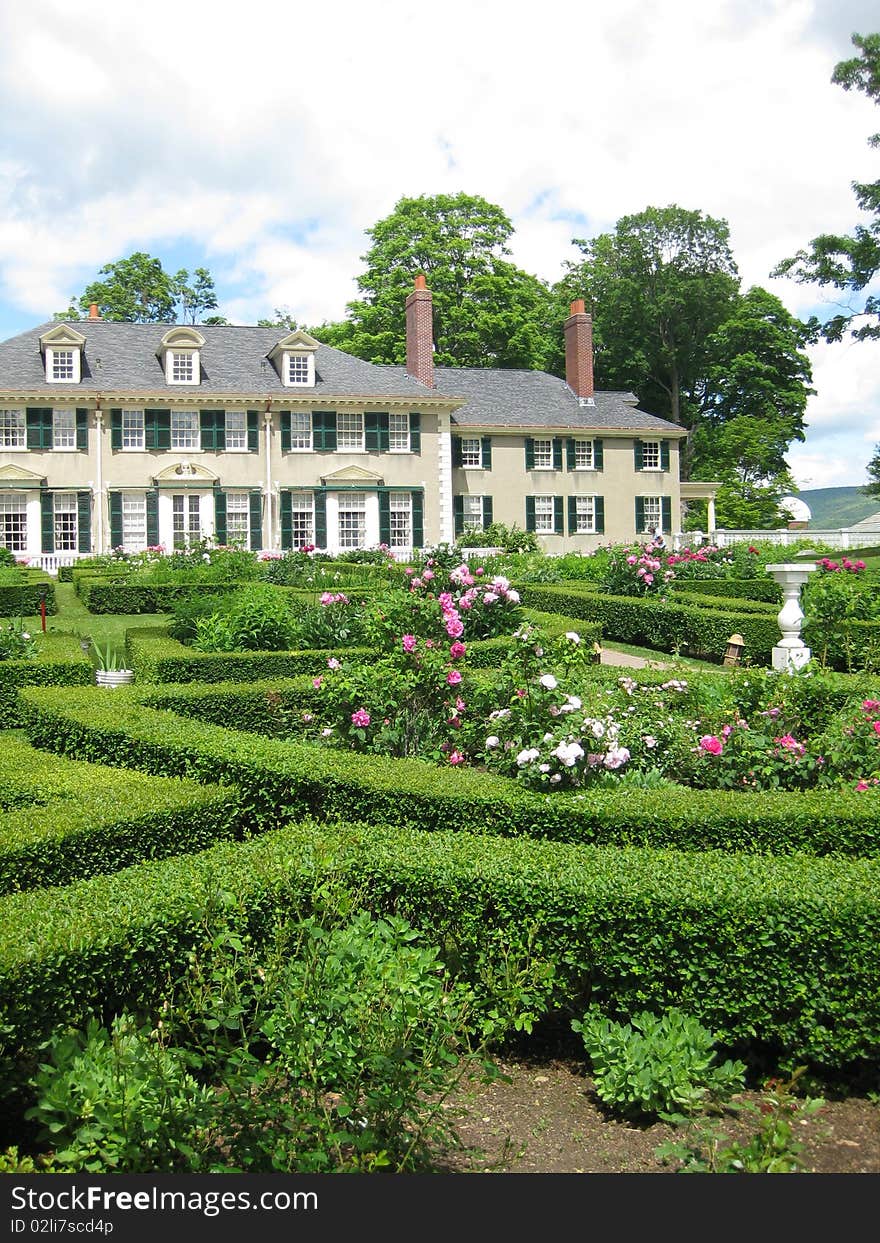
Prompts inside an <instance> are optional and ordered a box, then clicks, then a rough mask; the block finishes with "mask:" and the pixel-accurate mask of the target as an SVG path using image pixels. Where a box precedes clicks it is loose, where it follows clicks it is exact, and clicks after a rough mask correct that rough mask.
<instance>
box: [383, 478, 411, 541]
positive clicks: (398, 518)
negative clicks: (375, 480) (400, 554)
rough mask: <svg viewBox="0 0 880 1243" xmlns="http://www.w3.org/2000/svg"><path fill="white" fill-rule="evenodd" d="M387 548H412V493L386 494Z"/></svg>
mask: <svg viewBox="0 0 880 1243" xmlns="http://www.w3.org/2000/svg"><path fill="white" fill-rule="evenodd" d="M388 515H389V518H388V525H389V543H388V546H389V548H412V529H413V523H412V494H411V493H409V492H389V494H388Z"/></svg>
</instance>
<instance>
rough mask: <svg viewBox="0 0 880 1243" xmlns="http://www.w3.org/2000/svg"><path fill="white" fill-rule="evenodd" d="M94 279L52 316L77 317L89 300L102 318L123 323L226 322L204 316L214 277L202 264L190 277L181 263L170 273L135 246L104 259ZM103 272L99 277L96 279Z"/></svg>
mask: <svg viewBox="0 0 880 1243" xmlns="http://www.w3.org/2000/svg"><path fill="white" fill-rule="evenodd" d="M98 277H99V279H98V280H94V281H92V282H91V283H90V284H88V285H87V286H86V287H85V289H84V290H83V292H82V294H81V295H80V297H79V299H77V300H73V301H72V302H71V305H70V307H69V308H68V310H67V311H66V312H60V313H59V314H57V315H56V316H55V318H56V319H59V318H63V319H77V318H79V315H80V313H83V314H88V310H89V307H90V306H91V304H92V303H93V302H96V303H97V304H98V310H99V311H100V313H101V316H102V318H103V319H108V320H116V321H125V322H127V323H138V324H148V323H160V324H166V323H175V322H180V323H189V324H225V323H226V320H225V319H224V318H223V316H222V315H212V316H208V317H207V318H205V312H206V311H213V310H214V309H215V308H216V306H217V294H216V292H215V290H214V278H213V277H212V276H211V273H210V272H209V271H208V269H207V268H196V269H195V271H194V272H193V276H192V279H190V274H189V272H188V271H187V270H186V268H181V269H180V271H179V272H177V273H175V275H174V276H172V275H171V274H170V273H168V272H166V271H165V269H164V268H163V267H162V261H161V259H155V258H153V256H152V255H148V254H146V253H144V251H140V250H139V251H135V252H134V254H131V255H129V256H128V257H127V258H126V259H117V260H116V262H114V263H105V264H104V266H103V267H102V268H101V269H100V270H99V272H98ZM101 277H103V278H104V279H103V280H102V279H100V278H101Z"/></svg>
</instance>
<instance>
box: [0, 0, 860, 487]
mask: <svg viewBox="0 0 880 1243" xmlns="http://www.w3.org/2000/svg"><path fill="white" fill-rule="evenodd" d="M874 25H876V10H875V8H874V5H873V3H869V2H868V0H838V2H837V3H836V4H835V5H834V6H833V8H829V6H827V5H826V4H824V3H822V2H821V0H717V2H716V3H713V4H706V3H705V0H677V3H676V4H675V5H666V6H658V5H656V4H655V3H654V2H653V0H617V3H615V4H614V5H599V4H597V3H595V2H594V0H592V2H591V0H587V2H586V3H585V2H584V0H545V3H544V4H543V5H541V6H540V10H539V11H535V10H533V9H528V8H525V7H522V8H516V7H512V6H509V5H501V4H500V3H498V2H497V0H476V2H475V0H447V3H446V4H445V5H444V6H443V8H442V9H440V10H438V9H437V8H436V7H435V8H430V7H426V6H414V5H413V4H412V3H411V0H384V2H383V4H382V5H381V6H378V7H376V6H373V7H370V6H365V5H361V4H357V3H355V0H342V2H338V3H336V4H332V5H327V6H324V8H323V9H321V8H314V7H313V8H311V9H309V10H302V9H295V8H291V6H290V5H289V4H287V3H281V2H280V0H252V3H251V4H249V5H247V6H245V7H239V8H237V9H234V10H232V11H231V12H229V14H228V15H225V11H223V10H220V9H217V8H216V7H209V6H207V5H191V6H182V5H179V4H177V3H172V2H171V0H154V3H153V4H151V5H150V6H148V7H144V6H136V5H134V4H133V3H125V2H123V3H119V0H113V2H112V3H111V0H92V2H91V3H90V4H87V5H82V6H79V7H78V8H76V9H75V10H74V9H71V8H70V6H69V5H68V4H67V3H66V2H65V0H31V3H30V4H29V5H27V6H23V5H7V6H4V8H3V9H2V10H0V108H2V109H3V113H4V115H5V116H6V117H7V118H10V117H14V118H15V122H14V124H7V127H6V134H5V137H4V149H3V152H2V157H0V159H2V163H0V173H3V174H4V175H3V176H2V178H0V187H2V189H0V321H2V323H3V325H5V326H6V327H7V328H8V331H9V332H13V331H19V330H21V329H23V328H25V327H26V326H27V325H28V324H30V323H33V322H34V321H36V320H40V319H43V318H44V317H46V316H47V315H49V314H50V313H51V312H52V311H54V310H56V309H58V308H59V307H61V306H62V305H65V304H66V301H67V299H68V298H69V297H70V295H71V294H72V293H73V292H74V291H78V290H80V289H82V287H83V286H84V285H85V284H86V283H87V282H88V280H90V279H92V278H93V276H94V274H95V272H96V271H97V269H98V268H99V267H100V266H101V265H102V264H104V263H106V262H109V261H112V260H113V259H116V258H119V257H121V256H122V255H125V254H127V253H130V252H131V251H132V250H134V249H144V250H147V251H150V252H152V253H156V254H159V255H160V256H161V255H162V253H163V248H164V249H171V248H175V251H176V252H178V251H180V250H181V249H183V250H185V249H186V247H187V246H191V247H192V248H194V250H197V253H198V254H199V255H207V257H208V259H207V261H208V263H209V266H210V267H211V270H212V271H213V272H214V274H215V277H217V280H218V289H219V293H220V295H221V303H222V307H221V309H223V310H224V311H225V312H226V313H227V314H229V316H230V317H231V318H234V319H236V320H240V321H251V322H252V321H253V320H255V319H256V318H258V317H259V316H261V315H265V314H268V313H270V312H271V311H272V310H273V308H274V307H275V306H276V305H278V306H289V307H290V309H291V311H292V312H293V314H294V315H296V316H297V317H298V318H299V319H300V320H301V321H303V322H307V323H316V322H320V321H321V320H323V319H338V318H340V317H341V316H342V315H343V314H344V308H345V302H346V301H347V300H349V299H350V298H351V297H352V296H354V294H355V286H354V278H355V277H356V276H357V274H358V271H359V270H360V263H359V256H360V255H361V254H363V252H364V251H365V249H366V247H367V244H368V243H367V239H366V238H365V237H364V233H363V230H364V229H365V228H367V227H369V226H370V225H371V224H373V223H374V222H375V221H376V220H378V219H380V218H381V217H382V216H384V215H386V214H387V213H388V212H389V211H390V210H391V208H392V207H393V205H394V203H395V201H396V200H397V199H398V198H399V197H401V196H403V195H417V194H423V193H425V194H434V193H438V192H455V191H458V190H465V191H467V192H469V193H473V194H481V195H484V196H485V197H486V198H488V199H489V200H490V201H492V202H496V203H498V204H499V205H500V206H502V207H503V208H504V210H505V211H506V212H507V213H508V215H510V216H511V218H512V220H513V222H514V224H515V226H516V229H517V232H516V235H515V237H514V243H513V245H514V259H515V260H516V261H517V262H518V263H520V264H522V266H524V267H526V268H527V269H528V270H530V271H533V272H535V273H536V274H538V275H540V276H542V277H544V278H546V279H549V280H555V279H557V278H558V276H559V275H560V274H561V272H562V268H563V264H564V262H565V260H566V259H574V258H576V251H575V250H574V249H573V248H572V247H571V245H570V241H571V238H572V237H573V236H591V235H595V234H596V233H597V232H599V231H603V230H607V229H610V228H612V227H613V225H614V223H615V221H616V220H617V219H618V218H619V217H620V216H622V215H625V214H629V213H632V212H638V211H640V210H642V209H643V208H644V207H646V206H648V205H649V204H652V205H657V206H662V205H665V204H667V203H671V202H676V203H679V204H680V205H681V206H683V207H687V208H691V209H700V210H702V211H704V212H707V213H709V214H711V215H714V216H719V217H724V218H725V219H727V220H728V221H729V223H730V228H731V241H732V245H733V250H734V254H735V256H736V259H737V262H738V265H739V268H740V272H741V274H742V277H743V280H744V282H745V284H747V285H748V284H754V283H760V284H765V285H767V286H768V287H769V288H771V289H772V290H773V291H774V292H775V293H776V294H777V295H778V296H779V297H781V298H782V299H783V301H784V302H785V303H786V305H787V306H788V307H789V308H790V309H792V310H793V311H795V312H796V313H799V314H805V313H807V312H808V311H810V310H812V309H814V307H815V304H816V302H817V291H816V290H815V289H810V288H808V287H801V286H798V285H796V284H795V283H794V282H792V281H787V280H774V281H771V280H770V278H769V272H770V269H771V268H772V267H773V265H774V264H775V263H776V262H778V261H779V260H780V259H781V258H784V257H785V256H787V255H790V254H792V253H794V251H795V250H797V249H798V248H799V247H801V246H803V245H805V244H806V243H807V242H808V241H809V239H810V238H811V237H813V236H815V235H816V234H817V233H819V232H823V231H845V230H847V229H849V228H851V227H852V225H853V223H854V222H855V220H856V212H855V202H854V199H853V195H852V191H851V188H850V183H851V182H852V180H853V179H855V178H862V179H873V177H875V176H876V173H875V172H874V171H873V170H874V168H875V162H876V154H875V153H872V152H871V150H870V149H869V148H868V145H867V141H866V140H867V137H868V135H869V134H870V133H872V132H873V131H874V130H875V129H876V128H877V121H876V111H875V109H874V108H873V106H872V104H871V102H870V101H869V100H867V99H866V98H864V96H862V95H861V94H860V93H859V92H844V91H842V90H841V89H840V88H839V87H835V86H833V85H831V83H830V76H831V72H832V70H833V67H834V64H835V63H836V61H837V60H839V59H842V58H844V57H847V56H849V55H851V54H853V52H854V50H853V49H852V47H851V45H850V42H849V36H850V33H851V32H852V31H853V30H861V31H862V32H863V33H868V32H869V31H870V30H871V29H872V27H873V26H874ZM199 261H201V260H196V262H199ZM191 266H194V264H193V265H191ZM829 357H838V358H839V359H840V361H839V363H835V364H831V363H829V364H828V365H826V364H825V363H824V362H822V363H821V365H819V364H817V372H816V376H817V379H816V383H817V387H818V388H819V390H820V391H819V395H818V397H817V398H814V399H813V401H812V402H811V407H810V413H809V419H810V430H809V439H808V442H807V445H806V446H796V447H795V448H794V449H793V450H792V454H791V459H792V462H793V464H794V463H795V462H798V463H806V462H807V457H806V456H804V454H805V453H806V454H810V453H812V454H813V457H814V458H817V459H818V461H817V462H810V463H809V469H810V470H811V471H814V470H815V471H817V472H818V471H819V470H820V469H821V470H824V471H826V472H827V471H829V470H831V469H832V468H831V466H830V465H829V460H830V459H829V455H828V454H827V453H826V452H824V451H822V452H820V453H816V452H814V445H815V444H817V443H820V442H819V441H818V440H816V439H815V438H816V437H820V436H821V437H823V438H825V437H830V436H832V435H833V433H832V432H831V428H832V427H834V428H836V434H837V435H838V436H839V438H840V440H841V442H842V443H843V442H845V447H844V448H843V449H841V451H840V453H839V454H838V455H837V456H838V457H839V458H840V460H841V462H845V461H846V460H848V459H849V458H853V459H854V458H855V456H856V455H857V453H858V452H861V450H862V448H863V442H864V441H865V440H866V439H867V440H871V438H872V436H874V435H875V434H876V424H877V411H878V410H880V393H878V391H877V388H876V386H873V385H872V384H871V381H870V376H871V365H870V364H869V363H868V361H867V359H868V358H869V357H871V358H875V357H876V356H875V355H874V354H872V353H871V352H870V351H869V350H868V347H865V346H861V347H853V348H852V349H844V348H841V347H838V351H837V355H834V354H833V352H832V354H830V355H829ZM829 368H830V369H829ZM831 411H833V412H834V413H833V414H831V413H826V412H831ZM844 427H845V428H847V429H848V430H847V431H846V432H845V433H844V432H843V431H841V429H842V428H844ZM821 443H823V445H824V443H825V441H824V440H823V441H822V442H821ZM796 469H798V470H800V467H799V466H798V467H797V468H796ZM833 469H834V470H835V471H837V472H838V473H843V474H846V473H847V472H848V468H847V467H846V466H844V465H840V466H839V467H838V466H834V468H833ZM846 481H847V482H853V483H857V482H861V481H862V471H861V467H858V468H855V467H853V468H852V470H851V471H850V472H849V478H848V479H847V480H846Z"/></svg>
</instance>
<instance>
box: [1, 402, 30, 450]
mask: <svg viewBox="0 0 880 1243" xmlns="http://www.w3.org/2000/svg"><path fill="white" fill-rule="evenodd" d="M26 448H27V418H26V417H25V412H24V410H23V409H18V408H14V407H9V408H4V409H2V410H0V449H26Z"/></svg>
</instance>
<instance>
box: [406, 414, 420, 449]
mask: <svg viewBox="0 0 880 1243" xmlns="http://www.w3.org/2000/svg"><path fill="white" fill-rule="evenodd" d="M409 451H410V453H421V451H422V416H421V415H420V414H417V413H416V414H411V415H410V416H409Z"/></svg>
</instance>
